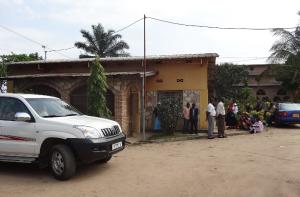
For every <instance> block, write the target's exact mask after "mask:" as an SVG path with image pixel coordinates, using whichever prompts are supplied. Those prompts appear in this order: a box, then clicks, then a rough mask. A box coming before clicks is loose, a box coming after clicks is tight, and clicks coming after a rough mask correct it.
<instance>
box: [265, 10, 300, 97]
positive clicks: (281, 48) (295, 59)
mask: <svg viewBox="0 0 300 197" xmlns="http://www.w3.org/2000/svg"><path fill="white" fill-rule="evenodd" d="M298 15H299V16H300V12H299V13H298ZM272 31H273V33H274V36H278V37H279V39H278V40H277V41H276V42H275V43H274V44H273V46H272V47H271V49H270V51H271V52H272V53H271V55H270V57H269V60H270V61H271V62H273V63H284V64H285V65H289V68H288V67H286V68H285V69H282V67H277V70H276V67H275V68H274V67H273V68H271V71H270V72H273V73H276V78H277V80H279V81H281V82H282V86H283V87H284V88H287V89H288V90H290V91H293V92H295V91H296V90H297V89H298V88H299V78H300V26H299V24H298V25H297V27H296V29H295V30H294V31H288V30H285V29H273V30H272ZM282 71H283V72H282Z"/></svg>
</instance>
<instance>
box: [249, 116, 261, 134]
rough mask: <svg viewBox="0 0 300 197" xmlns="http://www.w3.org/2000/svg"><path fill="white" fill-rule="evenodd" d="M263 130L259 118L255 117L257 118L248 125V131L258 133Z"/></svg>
mask: <svg viewBox="0 0 300 197" xmlns="http://www.w3.org/2000/svg"><path fill="white" fill-rule="evenodd" d="M263 130H264V124H263V122H262V121H261V120H260V118H257V120H256V121H255V122H254V123H253V124H252V125H251V126H250V133H260V132H263Z"/></svg>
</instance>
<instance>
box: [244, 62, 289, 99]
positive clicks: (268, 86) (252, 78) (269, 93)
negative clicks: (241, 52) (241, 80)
mask: <svg viewBox="0 0 300 197" xmlns="http://www.w3.org/2000/svg"><path fill="white" fill-rule="evenodd" d="M270 66H272V64H261V65H247V70H248V72H249V77H248V85H249V86H250V87H251V88H252V93H251V95H252V96H254V97H258V98H264V97H268V98H269V99H270V100H272V101H274V99H276V98H280V99H281V100H286V99H285V98H287V97H289V98H290V97H291V93H287V94H286V95H279V94H277V93H278V91H279V90H280V89H281V86H280V82H278V81H276V80H275V78H274V77H273V76H260V75H261V74H262V73H263V72H264V71H265V70H267V69H268V68H269V67H270ZM258 90H263V91H264V92H265V95H257V91H258Z"/></svg>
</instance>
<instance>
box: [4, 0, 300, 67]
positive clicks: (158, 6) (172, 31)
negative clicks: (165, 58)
mask: <svg viewBox="0 0 300 197" xmlns="http://www.w3.org/2000/svg"><path fill="white" fill-rule="evenodd" d="M299 10H300V1H299V0H244V1H242V0H226V1H222V0H185V1H175V0H147V1H143V0H0V26H4V27H7V28H10V29H12V30H14V31H16V32H19V33H21V34H23V35H25V36H27V37H29V38H31V39H33V40H35V41H37V42H39V43H42V44H44V45H46V46H47V47H48V50H49V49H61V48H69V47H72V46H74V43H75V42H76V41H84V40H83V38H82V36H81V34H80V30H81V29H86V30H90V29H91V27H90V26H91V25H92V24H97V23H102V25H103V26H104V27H105V28H106V29H114V30H118V29H120V28H122V27H124V26H126V25H128V24H130V23H132V22H133V21H135V20H137V19H139V18H142V17H143V15H144V14H146V16H152V17H156V18H161V19H165V20H171V21H175V22H180V23H187V24H197V25H211V26H232V27H262V28H265V27H294V26H296V25H297V24H298V23H299V16H298V15H297V12H298V11H299ZM146 23H147V26H146V28H147V31H146V32H147V54H148V55H168V54H190V53H218V54H219V55H220V57H219V58H218V62H230V61H231V62H233V61H234V63H241V64H251V63H252V64H254V63H265V59H262V58H260V57H267V56H269V55H270V52H269V49H270V47H271V46H272V43H273V42H274V41H275V40H276V38H275V37H273V34H272V33H271V32H270V31H244V30H243V31H242V30H240V31H237V30H215V29H202V28H192V27H182V26H175V25H170V24H165V23H161V22H157V21H153V20H150V19H147V22H146ZM120 34H121V35H122V36H123V40H125V41H126V42H127V43H128V44H129V46H130V49H129V51H128V52H129V53H130V54H131V55H133V56H141V55H143V22H142V21H140V22H139V23H137V24H135V25H134V26H132V27H130V28H128V29H126V30H124V31H122V32H120ZM10 52H15V53H32V52H38V53H39V54H40V55H43V49H42V47H41V46H39V45H37V44H35V43H32V42H30V41H28V40H25V39H24V38H22V37H20V36H17V35H15V34H13V33H11V32H8V31H6V30H4V29H2V28H1V27H0V54H8V53H10ZM62 53H63V54H64V56H63V55H61V54H57V53H54V52H52V53H48V56H47V58H48V59H66V58H78V56H79V54H83V53H84V52H83V51H81V50H78V49H76V48H75V49H71V50H68V51H62ZM228 57H234V58H228ZM255 57H259V58H260V59H256V60H253V59H254V58H255ZM251 59H252V60H251Z"/></svg>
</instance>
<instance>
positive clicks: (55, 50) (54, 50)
mask: <svg viewBox="0 0 300 197" xmlns="http://www.w3.org/2000/svg"><path fill="white" fill-rule="evenodd" d="M73 48H76V47H75V46H73V47H69V48H64V49H53V50H48V51H47V52H57V51H66V50H70V49H73Z"/></svg>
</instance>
